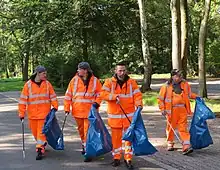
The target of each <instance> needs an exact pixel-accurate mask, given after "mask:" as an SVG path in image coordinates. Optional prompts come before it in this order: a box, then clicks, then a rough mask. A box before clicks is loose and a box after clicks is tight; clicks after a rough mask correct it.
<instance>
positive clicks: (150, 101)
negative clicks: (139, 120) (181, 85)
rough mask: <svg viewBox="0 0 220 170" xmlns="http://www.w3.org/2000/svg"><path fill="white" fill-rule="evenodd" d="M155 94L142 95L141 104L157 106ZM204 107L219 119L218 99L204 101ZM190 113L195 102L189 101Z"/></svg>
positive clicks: (219, 102)
mask: <svg viewBox="0 0 220 170" xmlns="http://www.w3.org/2000/svg"><path fill="white" fill-rule="evenodd" d="M157 96H158V93H157V92H146V93H144V94H143V103H144V105H147V106H157V105H158V103H157ZM205 103H206V105H207V106H208V107H209V108H210V109H211V110H212V111H213V112H214V113H215V114H216V115H217V116H218V117H219V116H220V99H205ZM191 107H192V111H193V110H194V107H195V100H191Z"/></svg>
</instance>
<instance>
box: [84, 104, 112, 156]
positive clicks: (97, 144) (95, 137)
mask: <svg viewBox="0 0 220 170" xmlns="http://www.w3.org/2000/svg"><path fill="white" fill-rule="evenodd" d="M88 119H89V123H90V124H89V129H88V132H87V140H86V153H85V155H84V156H85V157H89V158H92V157H97V156H100V155H103V154H106V153H108V152H110V151H112V139H111V135H110V134H109V132H108V129H107V128H106V126H105V124H104V122H103V120H102V118H101V117H100V114H99V113H98V111H97V109H96V108H95V107H93V106H92V108H91V110H90V113H89V117H88Z"/></svg>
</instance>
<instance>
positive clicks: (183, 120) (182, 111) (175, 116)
mask: <svg viewBox="0 0 220 170" xmlns="http://www.w3.org/2000/svg"><path fill="white" fill-rule="evenodd" d="M167 121H169V122H170V124H171V125H172V127H173V128H174V129H176V128H178V131H179V135H180V138H181V140H182V141H183V147H184V146H187V145H190V134H189V131H188V129H187V111H186V108H185V107H173V112H172V114H171V115H169V116H167ZM166 133H167V142H168V146H173V144H174V142H173V140H174V132H173V130H172V129H171V127H170V125H169V124H168V123H167V127H166Z"/></svg>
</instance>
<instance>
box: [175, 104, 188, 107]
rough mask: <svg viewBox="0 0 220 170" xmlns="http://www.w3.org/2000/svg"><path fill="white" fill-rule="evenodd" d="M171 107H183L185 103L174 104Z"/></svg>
mask: <svg viewBox="0 0 220 170" xmlns="http://www.w3.org/2000/svg"><path fill="white" fill-rule="evenodd" d="M173 107H185V104H175V105H173Z"/></svg>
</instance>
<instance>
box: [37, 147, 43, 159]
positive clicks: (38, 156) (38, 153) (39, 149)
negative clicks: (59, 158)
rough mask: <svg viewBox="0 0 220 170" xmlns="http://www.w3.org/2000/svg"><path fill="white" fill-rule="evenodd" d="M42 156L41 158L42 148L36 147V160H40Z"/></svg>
mask: <svg viewBox="0 0 220 170" xmlns="http://www.w3.org/2000/svg"><path fill="white" fill-rule="evenodd" d="M42 158H43V153H42V149H41V148H38V149H37V156H36V160H41V159H42Z"/></svg>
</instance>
